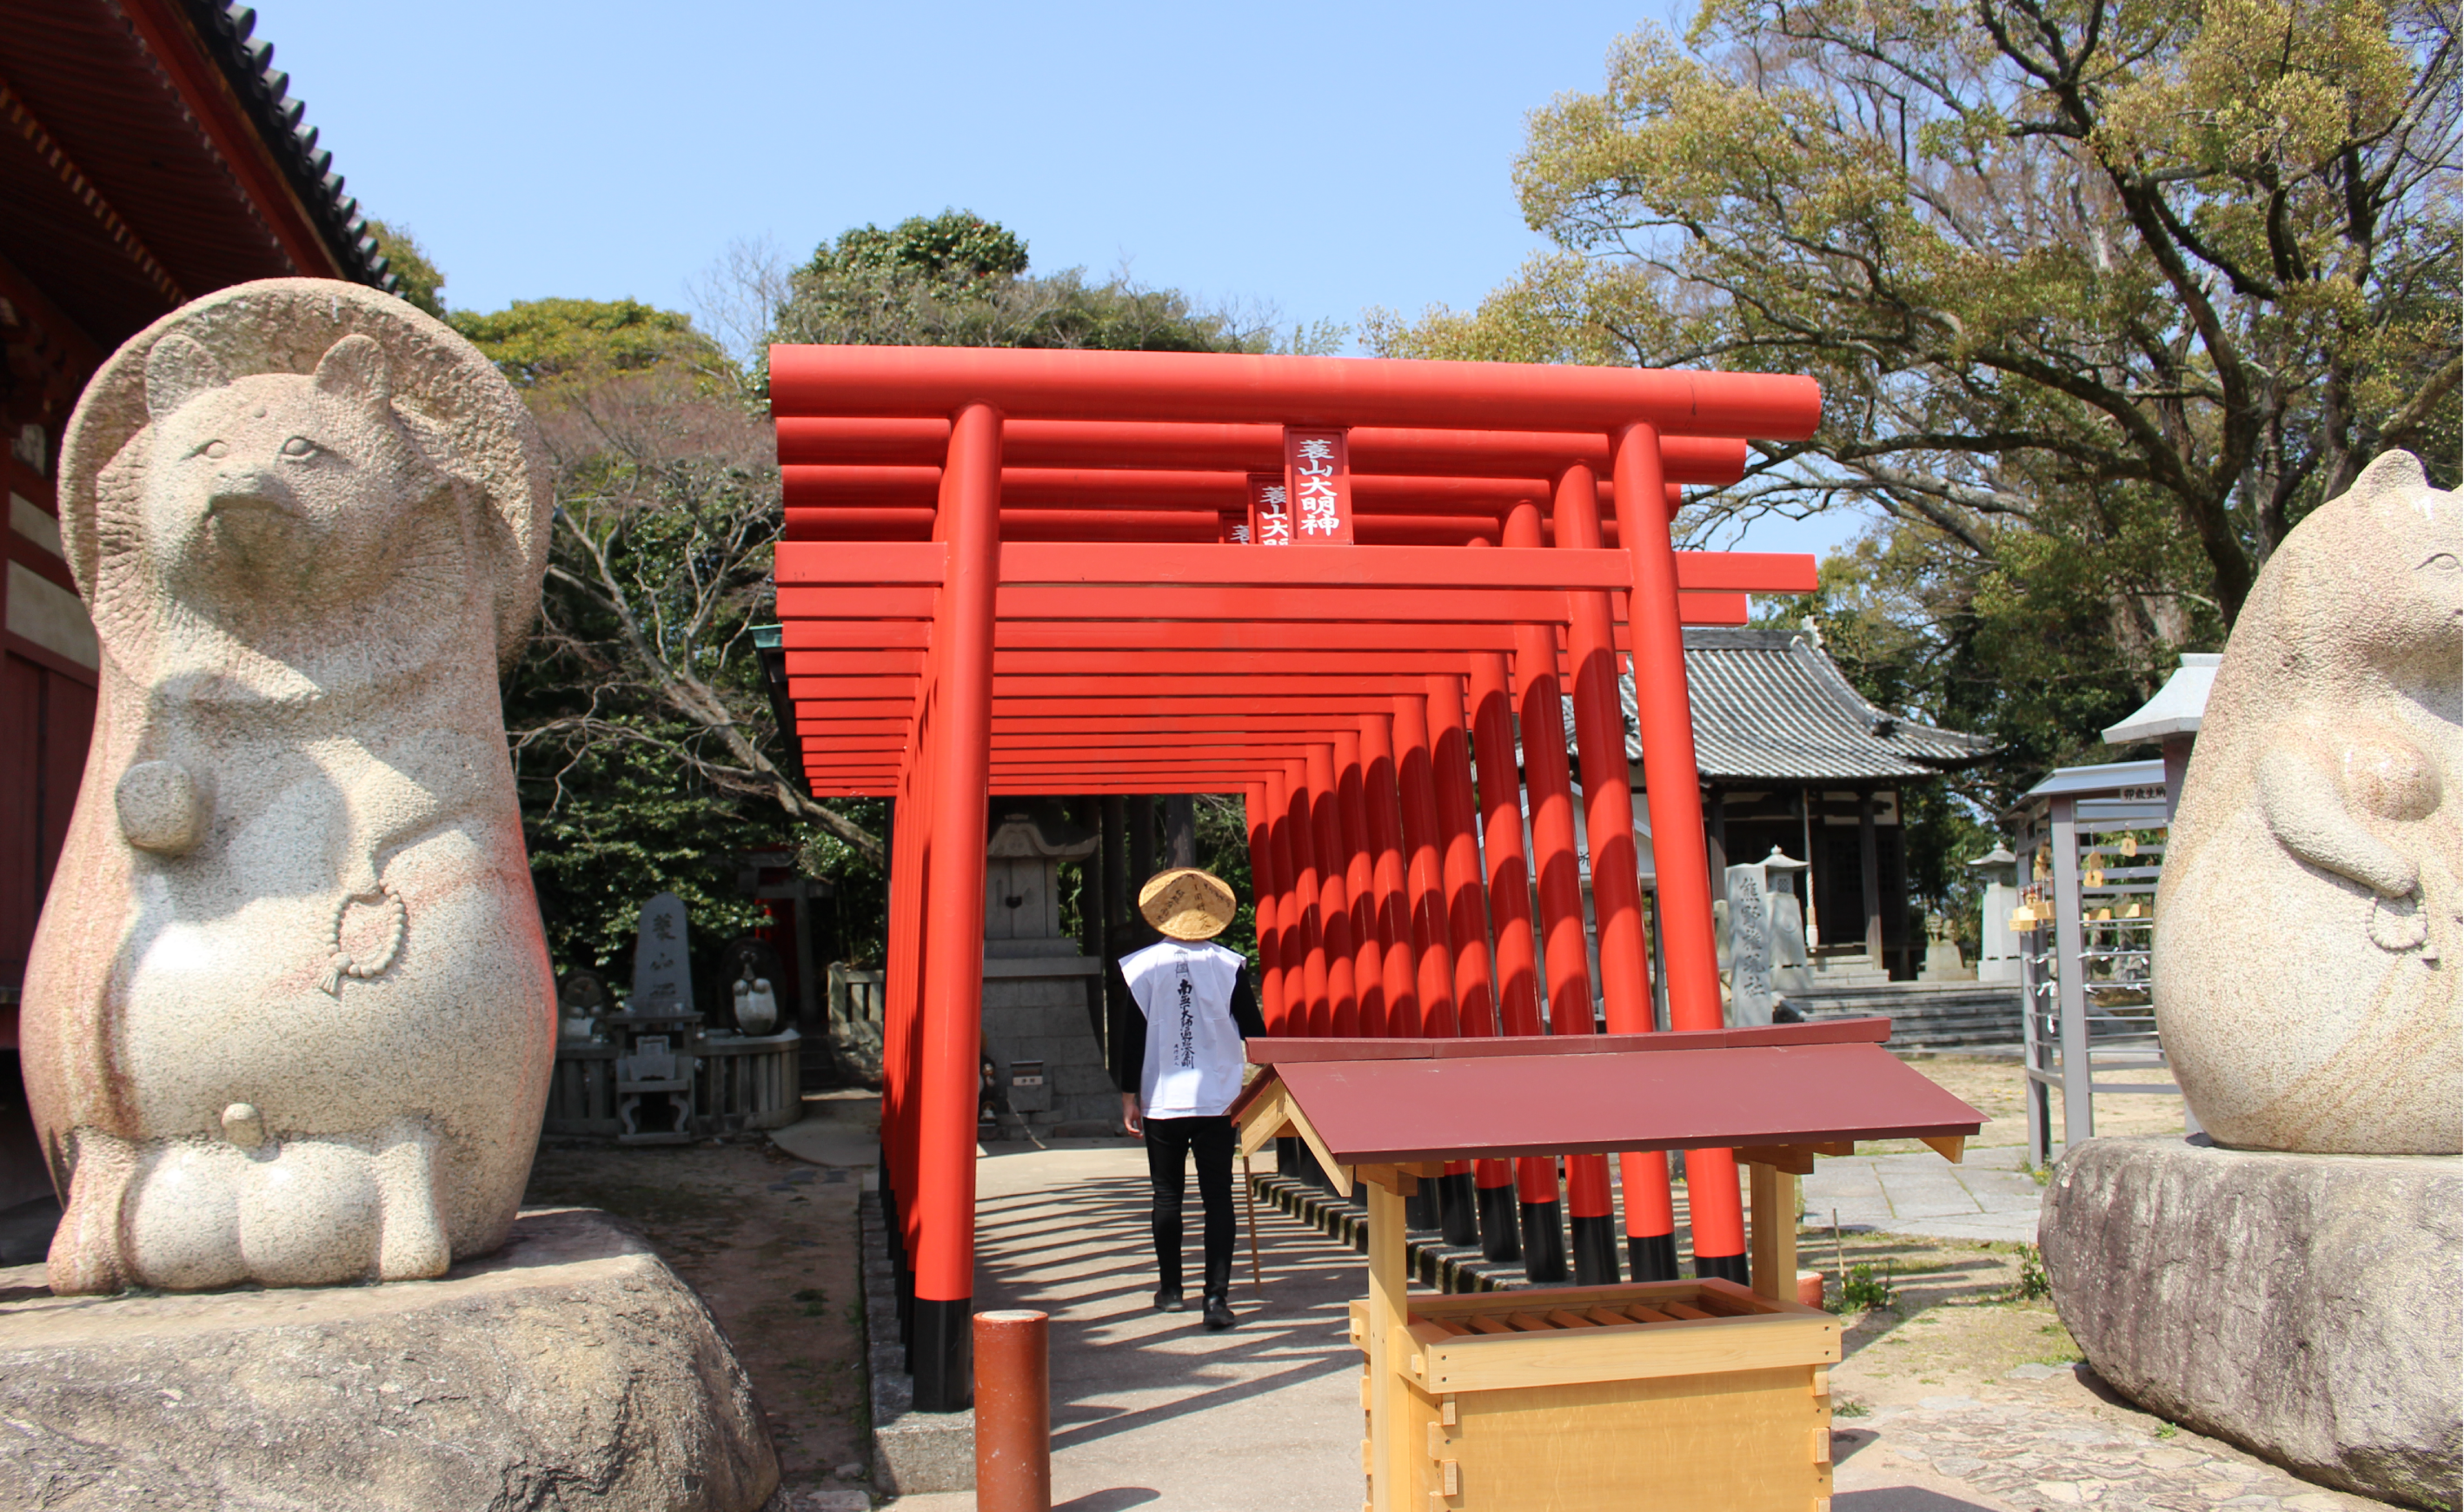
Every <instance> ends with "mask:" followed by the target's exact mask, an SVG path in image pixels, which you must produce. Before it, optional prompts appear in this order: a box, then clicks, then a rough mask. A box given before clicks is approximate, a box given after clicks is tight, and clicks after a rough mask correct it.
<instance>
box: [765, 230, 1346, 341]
mask: <svg viewBox="0 0 2464 1512" xmlns="http://www.w3.org/2000/svg"><path fill="white" fill-rule="evenodd" d="M788 286H789V293H788V296H787V297H786V299H785V300H784V301H783V302H782V303H781V306H780V309H779V312H778V318H777V320H776V321H775V322H774V326H773V332H772V337H771V340H777V341H814V342H825V343H832V344H839V343H845V344H852V345H865V346H1026V347H1074V348H1085V349H1089V350H1096V351H1111V352H1264V351H1269V350H1275V349H1278V343H1277V340H1276V338H1275V333H1274V330H1273V328H1272V322H1271V320H1270V319H1268V318H1266V317H1265V316H1264V315H1260V314H1243V313H1242V312H1237V311H1232V310H1223V309H1215V310H1205V309H1200V308H1199V307H1198V306H1197V305H1196V304H1195V303H1193V302H1192V301H1191V299H1190V298H1189V297H1188V296H1186V295H1183V294H1180V293H1177V292H1176V291H1173V290H1169V289H1148V288H1145V287H1143V286H1141V285H1139V284H1137V283H1135V282H1133V281H1132V280H1131V279H1129V278H1127V277H1126V276H1121V277H1113V278H1110V279H1106V280H1104V281H1102V282H1100V283H1099V282H1095V281H1092V280H1090V279H1089V278H1088V276H1087V274H1086V271H1085V270H1084V269H1078V268H1070V269H1065V270H1063V271H1062V272H1060V273H1057V274H1050V275H1048V276H1042V277H1038V276H1033V275H1030V274H1028V273H1027V253H1026V243H1025V242H1024V241H1023V240H1022V239H1020V238H1019V237H1018V236H1017V235H1015V234H1013V233H1012V232H1010V231H1009V230H1006V229H1004V228H1002V227H1001V226H1000V225H998V224H996V223H994V222H991V221H987V220H983V219H981V218H980V217H978V216H976V215H972V214H970V213H968V212H967V211H964V210H944V211H942V212H941V213H940V214H939V215H936V216H933V217H931V218H929V219H928V218H926V217H923V216H915V217H912V218H910V219H908V220H904V221H901V222H899V223H898V224H897V225H896V226H894V227H892V228H891V229H890V230H882V229H881V228H879V227H877V226H859V227H857V228H855V229H854V230H849V231H847V232H846V233H844V234H842V235H841V236H840V237H839V238H838V239H837V240H836V241H834V242H828V243H825V244H824V245H823V246H821V247H819V248H817V249H815V251H814V252H813V256H812V259H811V260H810V261H809V262H806V263H805V264H804V265H803V267H801V268H798V269H796V270H795V271H794V272H793V273H792V274H790V275H789V278H788ZM1342 336H1343V333H1342V331H1341V330H1340V329H1339V328H1335V327H1331V326H1323V325H1322V326H1317V327H1312V328H1306V329H1302V330H1298V331H1295V332H1293V333H1292V335H1291V337H1290V339H1289V340H1288V341H1287V342H1286V343H1284V345H1283V348H1282V349H1286V350H1302V349H1307V350H1311V351H1324V350H1331V349H1332V348H1333V347H1334V346H1335V345H1336V344H1337V343H1338V342H1339V341H1340V340H1342Z"/></svg>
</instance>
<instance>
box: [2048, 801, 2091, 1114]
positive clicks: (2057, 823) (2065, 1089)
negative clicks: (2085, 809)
mask: <svg viewBox="0 0 2464 1512" xmlns="http://www.w3.org/2000/svg"><path fill="white" fill-rule="evenodd" d="M2053 810H2054V812H2053V835H2052V844H2053V847H2054V942H2055V943H2054V971H2055V977H2054V980H2055V982H2056V983H2057V987H2058V997H2059V1000H2060V1003H2061V1016H2062V1017H2061V1037H2062V1039H2061V1042H2062V1146H2063V1148H2064V1149H2068V1148H2069V1147H2070V1146H2072V1145H2082V1144H2085V1143H2086V1142H2087V1141H2089V1140H2091V1139H2094V1138H2095V1137H2096V1090H2095V1085H2094V1083H2095V1076H2096V1067H2095V1066H2094V1065H2093V1064H2092V1063H2090V1062H2089V1060H2088V1037H2087V969H2086V962H2085V960H2084V954H2085V952H2086V949H2087V942H2086V939H2085V938H2084V935H2085V931H2083V930H2082V929H2081V928H2080V925H2079V806H2078V801H2077V800H2074V799H2071V798H2067V797H2063V798H2056V799H2055V800H2053Z"/></svg>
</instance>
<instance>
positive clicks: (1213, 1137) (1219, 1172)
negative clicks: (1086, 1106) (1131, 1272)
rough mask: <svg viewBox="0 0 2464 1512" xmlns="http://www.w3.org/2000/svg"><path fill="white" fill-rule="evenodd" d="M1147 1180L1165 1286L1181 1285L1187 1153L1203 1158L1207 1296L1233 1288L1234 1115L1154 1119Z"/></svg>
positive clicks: (1150, 1121)
mask: <svg viewBox="0 0 2464 1512" xmlns="http://www.w3.org/2000/svg"><path fill="white" fill-rule="evenodd" d="M1146 1125H1147V1133H1146V1139H1147V1179H1148V1180H1150V1181H1152V1182H1153V1183H1154V1184H1155V1267H1156V1269H1157V1270H1158V1271H1159V1272H1160V1273H1161V1281H1162V1284H1163V1287H1164V1289H1165V1290H1167V1291H1178V1290H1180V1243H1181V1225H1180V1203H1181V1196H1182V1194H1183V1193H1184V1191H1185V1190H1186V1189H1187V1185H1188V1175H1187V1167H1186V1163H1185V1162H1186V1157H1188V1156H1189V1155H1191V1154H1195V1155H1197V1157H1198V1200H1199V1205H1200V1206H1201V1207H1203V1208H1204V1209H1205V1212H1206V1295H1207V1296H1209V1297H1223V1296H1228V1295H1230V1293H1231V1290H1232V1239H1233V1218H1232V1150H1233V1147H1234V1143H1235V1141H1234V1137H1233V1132H1232V1120H1230V1119H1229V1118H1225V1117H1221V1116H1218V1117H1215V1118H1150V1119H1148V1120H1147V1121H1146Z"/></svg>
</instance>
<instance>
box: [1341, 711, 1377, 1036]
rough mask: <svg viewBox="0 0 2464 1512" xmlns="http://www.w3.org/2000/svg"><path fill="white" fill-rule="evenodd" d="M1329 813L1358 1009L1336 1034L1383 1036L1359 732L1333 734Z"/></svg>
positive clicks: (1374, 883) (1372, 864) (1373, 883)
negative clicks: (1347, 914) (1338, 852)
mask: <svg viewBox="0 0 2464 1512" xmlns="http://www.w3.org/2000/svg"><path fill="white" fill-rule="evenodd" d="M1334 777H1335V786H1334V812H1335V822H1336V829H1337V833H1338V836H1339V838H1340V841H1341V844H1342V846H1343V897H1344V901H1345V902H1346V903H1347V904H1349V905H1350V906H1351V929H1352V990H1353V999H1354V1001H1355V1002H1356V1003H1357V1004H1358V1009H1357V1012H1356V1014H1355V1015H1354V1017H1353V1019H1352V1020H1351V1022H1352V1025H1353V1027H1352V1028H1350V1029H1349V1030H1342V1029H1338V1030H1336V1031H1335V1032H1336V1033H1338V1034H1346V1033H1348V1034H1360V1035H1381V1034H1384V1033H1385V1032H1386V951H1385V946H1384V944H1383V942H1382V941H1380V940H1379V939H1378V937H1377V893H1376V886H1377V879H1376V865H1377V863H1376V859H1375V851H1373V850H1372V849H1371V848H1370V844H1369V814H1368V800H1367V799H1366V797H1365V796H1364V795H1363V792H1362V786H1363V784H1364V783H1365V782H1366V781H1367V780H1368V778H1367V774H1366V773H1364V772H1363V771H1362V769H1361V761H1360V732H1359V731H1358V730H1356V729H1353V730H1337V731H1336V732H1335V733H1334Z"/></svg>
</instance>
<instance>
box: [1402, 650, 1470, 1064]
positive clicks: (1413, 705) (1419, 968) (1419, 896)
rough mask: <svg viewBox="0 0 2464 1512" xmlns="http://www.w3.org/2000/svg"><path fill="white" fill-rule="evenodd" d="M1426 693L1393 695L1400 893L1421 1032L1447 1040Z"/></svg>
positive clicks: (1450, 1023)
mask: <svg viewBox="0 0 2464 1512" xmlns="http://www.w3.org/2000/svg"><path fill="white" fill-rule="evenodd" d="M1428 710H1429V701H1428V698H1427V696H1426V695H1425V694H1421V693H1403V694H1399V695H1397V698H1396V699H1395V777H1396V787H1397V793H1398V795H1399V797H1400V798H1401V800H1402V819H1403V896H1404V901H1405V903H1406V905H1407V908H1408V910H1409V912H1410V915H1411V920H1412V962H1413V967H1412V986H1413V992H1414V995H1415V996H1416V997H1418V998H1419V1005H1420V1022H1419V1031H1418V1032H1419V1033H1420V1034H1424V1035H1429V1036H1432V1037H1434V1038H1439V1039H1447V1040H1451V1039H1453V1038H1454V1037H1455V1035H1456V1034H1457V1033H1458V1030H1457V1029H1456V1026H1455V992H1454V941H1453V939H1452V938H1451V937H1450V931H1449V930H1448V928H1447V917H1446V889H1445V879H1444V876H1443V874H1442V867H1443V865H1444V863H1443V861H1442V859H1441V855H1440V836H1439V830H1438V790H1437V774H1436V772H1435V770H1434V766H1433V759H1432V756H1431V753H1430V750H1429V714H1428Z"/></svg>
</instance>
